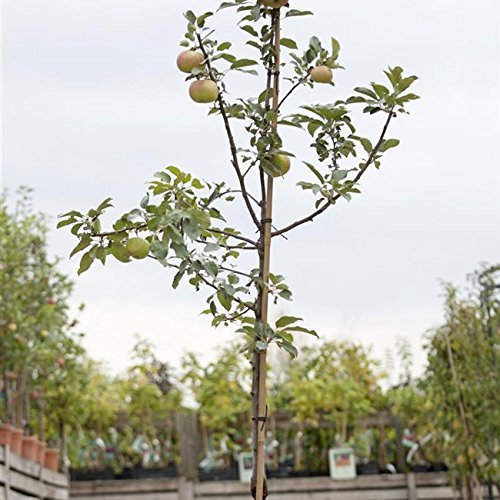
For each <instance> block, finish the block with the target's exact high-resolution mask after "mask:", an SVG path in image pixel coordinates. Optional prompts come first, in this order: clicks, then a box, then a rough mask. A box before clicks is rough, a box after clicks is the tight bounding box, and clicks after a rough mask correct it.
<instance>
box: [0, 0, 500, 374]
mask: <svg viewBox="0 0 500 500" xmlns="http://www.w3.org/2000/svg"><path fill="white" fill-rule="evenodd" d="M292 1H293V4H294V5H293V6H294V7H297V8H307V9H312V10H314V11H315V12H316V16H314V17H310V18H299V19H295V20H291V21H290V22H288V23H287V24H286V26H285V29H286V30H287V33H286V36H292V37H295V38H296V39H297V40H298V41H299V42H301V43H305V42H306V41H307V39H308V37H309V36H310V35H311V34H313V33H314V34H317V35H318V36H320V37H321V38H323V39H324V40H325V41H328V40H329V37H330V36H331V35H333V36H335V37H336V38H337V39H338V40H339V41H340V42H341V44H342V53H341V62H342V64H343V65H344V66H345V67H346V68H347V71H344V72H338V74H337V75H336V81H337V87H336V88H335V89H331V88H330V87H329V88H327V89H319V90H316V91H314V92H311V91H310V90H304V91H302V92H301V93H300V95H298V96H297V98H296V99H295V100H293V101H290V104H291V105H297V104H302V103H306V102H328V101H329V100H335V99H336V98H338V97H347V96H348V95H349V92H350V89H352V88H353V87H354V86H356V85H360V84H366V83H368V82H370V81H371V80H373V79H380V78H381V77H382V73H381V72H382V69H384V68H385V67H387V66H388V65H396V64H399V65H402V66H403V67H404V68H405V69H406V70H408V71H409V72H411V73H415V74H418V75H419V76H420V80H419V82H418V85H417V86H416V89H415V90H416V92H417V93H419V94H420V95H421V96H422V100H421V101H418V102H416V103H415V104H413V105H412V114H411V116H409V117H404V118H401V119H398V120H397V122H396V124H395V126H394V128H393V130H392V133H391V135H392V136H396V137H399V138H400V139H401V142H402V145H401V147H400V148H398V149H397V150H393V151H392V152H391V153H390V154H389V155H388V156H387V161H386V163H385V166H384V168H383V169H382V171H381V172H375V171H373V172H371V173H370V174H369V175H368V176H367V178H366V179H365V180H364V181H363V185H362V189H363V194H362V195H361V196H359V197H358V198H356V199H355V200H354V201H353V202H351V203H350V204H349V205H348V204H346V203H342V204H339V206H337V207H335V208H334V209H332V210H331V211H330V212H329V213H327V215H325V216H323V217H322V218H321V219H320V220H318V222H317V223H316V224H315V225H309V226H307V227H302V228H301V229H299V230H298V231H297V232H295V233H294V234H293V235H292V236H291V237H290V240H289V241H288V242H286V243H285V242H282V241H279V242H277V244H276V245H275V247H274V252H273V265H274V270H275V271H276V272H280V273H283V274H286V275H287V276H288V278H289V281H290V283H291V285H292V286H293V289H294V291H295V301H294V302H293V303H292V305H289V306H286V308H285V309H284V310H285V311H287V312H291V313H293V314H298V315H300V316H302V317H304V318H305V319H306V321H307V324H308V325H310V326H311V327H314V328H316V329H317V330H318V331H319V332H320V334H321V336H322V337H323V338H327V339H334V338H337V339H345V338H352V339H358V340H360V341H362V342H364V343H366V344H370V345H373V346H374V352H375V353H376V354H377V355H379V356H381V357H382V356H383V355H384V352H385V350H386V349H387V348H390V347H391V346H393V344H394V342H395V339H396V338H397V337H398V336H406V337H407V338H408V339H410V341H411V342H412V344H413V346H414V347H415V351H416V354H417V359H418V365H419V366H421V364H422V362H423V357H422V354H421V353H419V352H418V349H417V348H418V346H419V345H420V343H421V339H422V335H423V333H424V332H425V330H426V329H428V328H429V327H431V326H433V325H436V324H438V323H439V321H440V319H441V317H442V300H441V297H440V287H439V283H438V278H444V279H446V280H451V281H454V282H456V283H463V279H464V276H465V274H466V273H468V272H470V271H472V270H473V269H474V268H475V267H476V266H477V265H478V263H479V262H480V261H490V262H492V261H495V260H498V256H499V255H500V252H499V250H500V234H499V227H500V226H499V215H498V214H499V210H498V209H499V206H498V205H499V204H498V199H499V198H498V197H499V194H500V192H499V191H500V189H499V188H500V186H499V165H498V146H499V141H498V137H499V133H500V127H499V105H498V101H499V88H500V85H499V83H500V82H499V74H498V62H499V37H498V35H499V3H498V1H497V0H477V1H474V2H472V1H466V0H439V1H435V0H420V1H418V2H415V1H414V0H308V1H305V0H292ZM216 5H217V2H215V1H212V0H191V1H190V2H185V1H184V0H182V1H181V0H4V2H3V56H4V57H3V141H4V142H3V185H4V186H5V187H8V188H9V189H15V187H17V186H19V185H21V184H25V185H29V186H32V187H33V188H34V189H35V202H36V206H37V208H38V209H39V210H42V211H44V212H47V213H49V214H51V215H53V216H54V217H55V215H56V214H58V213H61V212H64V211H67V210H69V209H72V208H78V209H86V208H90V207H92V206H95V205H96V204H97V203H98V202H100V201H101V200H102V199H104V198H105V197H106V196H108V195H109V196H112V197H113V198H114V199H115V205H116V207H117V208H116V210H117V212H116V213H117V215H118V214H120V213H121V212H122V211H124V210H126V209H128V208H131V207H133V206H135V204H136V203H137V202H138V200H139V199H140V198H141V197H142V194H143V193H144V190H145V183H146V182H147V181H148V180H150V179H151V177H152V174H153V173H154V172H155V171H157V170H159V169H161V168H162V167H164V166H166V165H169V164H175V165H179V166H181V167H182V168H185V169H189V170H191V171H192V172H193V173H195V175H198V176H200V177H203V178H206V179H220V178H223V177H226V176H228V175H230V171H229V168H228V163H227V146H226V142H225V138H224V137H223V136H222V135H221V133H222V128H221V124H220V123H219V121H218V120H217V119H216V118H206V116H205V115H206V108H205V107H204V106H200V105H195V104H194V103H192V102H191V101H190V100H189V99H188V97H187V88H186V85H185V83H184V81H183V78H182V76H181V75H180V74H179V73H178V72H177V70H176V68H175V58H176V55H177V53H178V51H179V46H178V41H179V40H180V38H181V36H182V34H183V32H184V26H185V22H184V20H183V18H182V16H181V13H182V12H183V10H185V9H186V8H187V7H191V8H193V9H194V10H197V11H202V10H207V9H213V8H214V7H216ZM216 25H217V28H218V29H219V39H233V38H235V39H236V41H240V40H241V35H240V34H239V33H238V31H237V30H236V28H235V26H234V20H232V18H231V14H230V13H229V12H226V13H224V15H222V16H221V18H220V20H218V21H217V22H216ZM243 51H244V52H243V54H245V55H247V56H251V55H252V53H251V51H252V49H250V48H248V47H247V48H243ZM233 83H234V85H235V86H236V85H238V86H239V89H242V91H243V93H244V94H246V95H251V94H252V93H255V92H256V89H258V86H257V85H256V80H254V79H252V78H251V77H249V78H244V79H242V80H240V79H237V80H233ZM235 93H237V91H235ZM289 109H292V108H289ZM372 121H373V120H372ZM372 121H369V122H366V123H365V124H363V125H362V127H361V128H362V130H364V131H366V132H367V133H372V132H375V131H376V126H378V120H377V119H375V120H374V121H373V123H372ZM292 140H293V142H292ZM289 144H293V148H289V149H293V151H294V153H295V154H296V155H297V156H298V157H299V158H307V157H308V156H309V157H310V152H309V151H308V145H307V141H305V142H303V143H300V142H299V141H297V140H296V139H295V136H290V143H289ZM299 168H300V167H299V166H298V162H296V163H295V169H294V172H293V173H292V174H291V175H290V176H288V177H287V179H286V180H284V181H279V182H278V188H277V202H276V204H277V209H276V221H277V224H278V225H281V224H280V223H281V222H286V221H288V220H290V219H291V218H293V217H294V216H295V215H297V214H299V213H302V212H305V211H307V210H308V208H309V201H310V200H309V199H308V196H307V195H305V194H303V193H301V192H299V191H298V190H297V189H296V188H294V183H295V181H296V180H297V179H298V178H299V173H298V170H299ZM291 200H293V202H291ZM235 220H236V221H237V222H238V220H239V217H238V216H236V218H235ZM54 225H55V224H54ZM50 242H51V247H52V250H53V252H54V253H56V254H58V255H60V256H62V257H64V260H63V262H62V268H63V269H64V270H65V271H66V272H68V273H69V274H71V275H72V276H75V278H76V269H77V262H76V261H67V258H66V256H67V255H68V254H69V251H70V250H71V248H72V245H74V243H75V242H74V241H73V240H72V239H71V238H70V235H69V234H68V233H67V232H64V231H58V232H56V231H55V230H54V231H52V232H51V234H50ZM170 280H171V275H169V274H168V273H165V272H164V271H162V270H161V269H160V268H159V267H158V266H155V265H154V263H137V264H135V265H128V266H123V265H119V264H115V263H110V265H108V266H106V268H105V269H100V268H99V267H97V266H96V267H95V268H92V270H91V271H90V272H88V273H86V274H85V275H83V276H82V277H80V278H78V279H77V286H76V292H75V295H74V301H75V304H76V303H79V302H85V303H86V306H87V307H86V310H85V312H84V313H83V314H82V315H81V325H82V328H83V329H84V330H85V332H86V333H87V337H86V341H85V342H86V346H87V347H88V349H89V350H90V352H91V354H92V355H93V356H95V357H97V358H100V359H103V360H106V361H107V362H108V363H109V365H110V366H111V367H113V369H115V370H120V369H122V368H123V367H125V366H126V365H127V363H128V356H129V350H130V347H131V345H132V342H133V336H134V333H140V334H141V335H144V336H147V337H148V338H150V339H151V340H153V341H154V342H155V343H156V345H157V346H158V348H159V352H160V355H161V356H162V357H164V358H166V359H168V360H170V361H171V362H173V363H174V364H176V363H177V362H178V360H179V358H180V356H181V355H182V353H183V352H184V351H185V350H188V349H191V350H196V351H198V352H201V353H204V354H205V355H206V356H207V357H210V353H212V352H213V349H214V348H215V346H217V345H220V344H221V343H223V342H224V341H225V340H227V339H229V338H231V337H232V336H233V334H232V333H231V332H230V331H222V330H221V331H219V330H216V331H213V330H211V329H210V327H209V324H208V320H207V319H206V318H204V317H200V316H198V312H199V311H200V310H201V309H202V308H203V305H204V304H203V298H202V296H200V295H195V294H194V293H193V292H192V291H191V289H188V288H182V287H181V289H180V290H178V291H177V292H176V293H174V292H173V291H172V290H171V289H170V286H169V283H170Z"/></svg>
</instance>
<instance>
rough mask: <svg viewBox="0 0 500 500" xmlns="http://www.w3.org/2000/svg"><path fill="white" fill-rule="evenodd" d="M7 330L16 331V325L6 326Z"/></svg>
mask: <svg viewBox="0 0 500 500" xmlns="http://www.w3.org/2000/svg"><path fill="white" fill-rule="evenodd" d="M7 330H9V332H15V331H16V330H17V325H16V324H15V323H9V324H8V325H7Z"/></svg>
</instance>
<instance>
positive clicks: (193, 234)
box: [182, 217, 200, 240]
mask: <svg viewBox="0 0 500 500" xmlns="http://www.w3.org/2000/svg"><path fill="white" fill-rule="evenodd" d="M182 228H183V229H184V233H185V234H186V236H187V237H188V238H190V239H191V240H196V239H198V238H199V237H200V228H199V226H198V224H197V222H196V221H195V220H193V219H191V218H189V217H184V219H183V220H182Z"/></svg>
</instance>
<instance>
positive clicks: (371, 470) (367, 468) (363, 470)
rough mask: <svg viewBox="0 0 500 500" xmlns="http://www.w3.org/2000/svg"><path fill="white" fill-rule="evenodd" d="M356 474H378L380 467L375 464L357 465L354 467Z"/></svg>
mask: <svg viewBox="0 0 500 500" xmlns="http://www.w3.org/2000/svg"><path fill="white" fill-rule="evenodd" d="M356 472H357V473H358V474H359V475H360V476H361V475H367V474H379V473H380V467H379V466H378V463H377V462H368V463H366V464H359V465H358V466H356Z"/></svg>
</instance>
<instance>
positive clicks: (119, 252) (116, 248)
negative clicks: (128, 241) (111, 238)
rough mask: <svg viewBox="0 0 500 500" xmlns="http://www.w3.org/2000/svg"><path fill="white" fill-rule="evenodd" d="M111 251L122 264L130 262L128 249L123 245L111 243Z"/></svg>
mask: <svg viewBox="0 0 500 500" xmlns="http://www.w3.org/2000/svg"><path fill="white" fill-rule="evenodd" d="M109 251H110V252H111V255H112V256H113V257H114V258H115V259H116V260H119V261H120V262H130V256H129V254H128V252H127V249H126V248H125V246H124V245H122V244H121V243H111V245H110V246H109Z"/></svg>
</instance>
